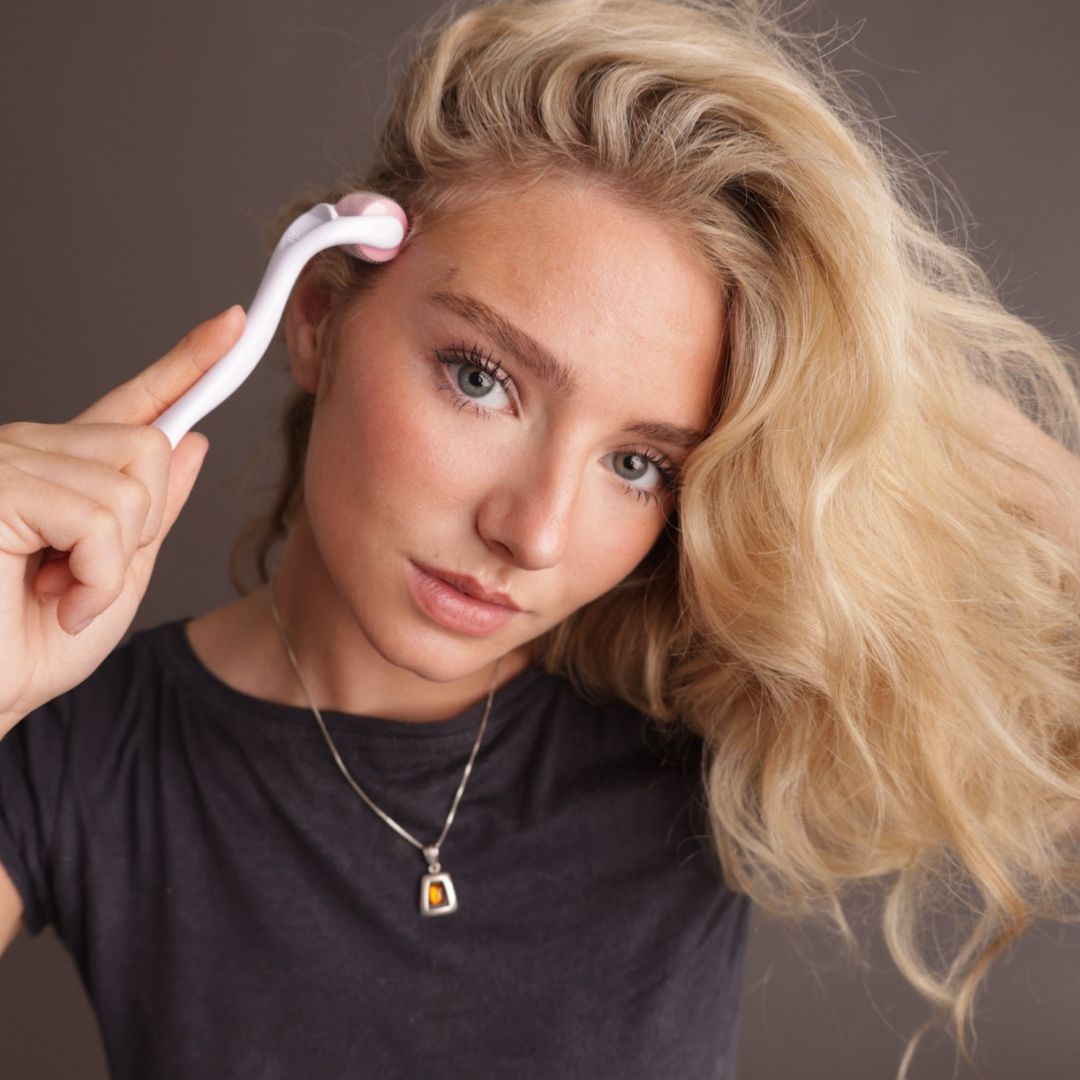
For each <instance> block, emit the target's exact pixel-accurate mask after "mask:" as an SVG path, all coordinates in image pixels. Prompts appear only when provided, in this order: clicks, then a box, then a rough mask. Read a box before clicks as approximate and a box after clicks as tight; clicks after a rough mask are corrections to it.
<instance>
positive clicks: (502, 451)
mask: <svg viewBox="0 0 1080 1080" xmlns="http://www.w3.org/2000/svg"><path fill="white" fill-rule="evenodd" d="M379 275H380V277H379V280H378V283H377V285H376V286H375V288H374V290H373V291H372V292H371V293H368V294H365V295H364V296H363V297H360V298H359V299H358V300H357V301H356V302H354V304H353V306H352V307H351V309H350V311H349V313H348V316H347V320H346V322H345V323H344V324H343V325H342V327H341V328H340V332H339V334H338V338H337V342H336V346H337V347H336V350H335V352H334V353H333V355H332V357H331V359H330V362H329V364H324V363H321V362H320V356H321V353H322V351H323V350H322V346H323V344H324V342H325V340H326V333H327V326H326V320H325V317H324V316H325V310H326V305H325V297H324V296H322V295H321V294H320V293H319V291H318V288H317V286H316V285H315V284H314V283H313V277H312V276H310V275H305V276H304V277H303V278H302V279H301V281H300V282H299V283H298V284H297V287H296V289H295V290H294V293H293V297H292V299H291V301H290V304H289V307H288V309H287V312H286V337H287V341H288V346H289V354H290V363H291V368H292V372H293V375H294V377H295V379H296V381H297V383H298V384H299V385H300V386H302V387H304V388H305V389H307V390H309V391H313V392H315V393H316V401H317V404H316V411H315V419H314V423H313V427H312V434H311V442H310V445H309V451H308V458H307V470H306V474H305V506H304V510H303V513H302V514H301V516H300V517H299V519H298V520H297V521H296V522H295V524H294V526H293V528H292V530H291V531H290V534H289V537H288V539H287V541H286V544H285V548H284V550H283V552H282V557H281V561H280V564H279V566H278V570H277V573H276V576H275V595H276V597H277V601H278V607H279V610H280V611H281V614H282V618H283V621H284V623H285V627H286V630H287V632H288V634H289V638H290V641H291V643H292V645H293V648H294V650H295V651H296V654H297V657H298V659H299V662H300V666H301V669H302V671H303V673H304V679H305V682H306V683H307V685H308V687H309V688H310V690H311V692H312V696H313V698H314V700H315V702H316V703H317V704H318V705H319V707H320V708H327V709H340V710H342V711H346V712H352V713H357V714H363V715H374V716H388V717H394V718H397V719H404V720H413V721H418V722H420V721H425V720H435V719H441V718H445V717H448V716H453V715H456V714H457V713H458V712H460V711H462V710H463V709H465V708H467V707H468V706H470V705H471V704H473V703H474V702H476V701H478V700H480V699H482V698H483V697H484V696H485V695H486V693H487V689H488V687H489V685H490V681H491V677H492V671H493V668H492V665H493V663H494V662H495V660H496V659H498V658H500V657H502V658H503V659H502V662H501V664H500V667H499V672H498V681H499V683H503V682H505V681H507V680H508V679H510V678H512V677H513V676H514V675H515V674H517V673H518V672H519V671H521V670H522V668H523V667H524V666H525V665H526V664H527V663H528V660H529V656H528V649H527V644H528V642H530V641H531V640H533V639H534V638H536V637H537V636H538V635H540V634H541V633H543V632H544V631H546V630H547V629H549V628H550V627H552V626H554V625H555V624H557V623H558V622H560V621H561V620H562V619H563V618H565V617H566V616H567V615H569V614H570V613H571V612H573V611H574V610H576V609H577V608H579V607H580V606H582V605H584V604H585V603H587V602H588V601H590V600H592V599H594V598H595V597H597V596H599V595H601V594H602V593H604V592H606V591H607V590H609V589H610V588H612V587H613V586H614V585H616V584H617V583H618V582H619V581H620V580H621V579H623V578H624V577H625V576H626V575H627V574H629V573H630V572H631V570H633V568H634V567H635V566H636V565H637V564H638V563H639V562H640V561H641V559H642V558H643V557H644V556H645V555H646V554H647V553H648V551H649V550H650V548H651V547H652V545H653V543H654V542H655V541H656V539H657V537H658V536H659V534H660V532H661V530H662V528H663V523H664V517H665V513H666V512H667V511H668V510H669V509H670V507H671V505H672V503H671V499H670V495H668V494H666V491H665V488H664V485H663V483H662V482H661V480H660V474H659V473H658V472H657V470H656V469H655V468H653V467H645V466H643V464H642V463H641V462H640V461H634V460H629V461H628V460H627V458H626V455H627V454H633V453H641V452H645V451H647V452H649V453H650V454H652V455H655V456H660V457H662V458H665V459H667V460H668V461H670V462H671V463H673V464H674V465H676V466H677V465H678V464H679V463H681V462H683V461H685V458H686V456H687V454H688V453H689V451H688V450H687V449H686V448H679V447H677V446H674V445H671V444H669V443H666V442H661V441H659V440H658V439H655V438H653V439H643V438H642V437H641V436H640V435H635V434H628V433H627V430H626V428H627V425H628V424H630V423H632V422H635V421H641V420H649V421H663V422H666V423H669V424H676V425H679V426H682V427H687V428H692V429H696V430H699V431H702V430H705V429H706V428H707V425H708V421H709V409H710V402H711V399H712V394H713V390H714V386H715V382H716V379H717V378H718V377H719V371H718V357H719V356H720V352H721V347H722V334H723V306H722V294H721V292H720V289H719V286H718V283H717V281H716V280H715V278H714V276H713V275H712V274H710V272H709V271H708V269H707V268H706V267H705V265H704V264H703V263H701V262H699V261H698V260H697V259H696V257H694V256H693V255H692V254H690V253H688V252H687V251H686V250H685V249H684V248H683V247H682V246H681V245H679V244H678V243H677V242H676V241H675V240H674V239H673V237H672V236H671V235H669V233H668V231H667V229H666V227H665V225H664V222H663V221H662V219H660V218H658V217H656V216H653V215H648V214H645V213H642V212H641V211H639V210H637V209H635V208H630V207H627V206H626V205H624V204H623V203H622V202H621V201H619V200H617V199H616V198H615V197H613V196H612V195H611V194H610V193H609V192H606V191H605V190H603V189H602V188H600V187H599V186H597V185H591V184H586V183H583V182H581V181H573V182H571V181H565V180H554V179H552V180H548V179H545V180H543V181H541V182H539V183H537V184H536V185H534V186H533V187H531V188H530V189H529V190H528V191H527V192H526V193H525V194H523V195H522V194H514V195H513V196H510V195H504V196H496V197H491V196H487V197H485V198H484V200H483V202H482V203H480V204H477V205H474V206H473V207H471V208H470V209H468V210H466V211H464V212H459V213H457V214H455V215H453V216H451V217H448V218H447V219H445V220H443V221H442V222H440V223H438V224H436V225H433V226H431V227H430V228H429V229H428V230H425V231H421V232H420V233H418V234H417V236H416V237H415V238H414V239H413V240H411V241H410V243H409V244H408V245H406V247H405V248H404V249H403V250H402V252H401V253H400V254H399V255H398V256H397V257H396V258H395V259H393V260H392V261H390V262H388V263H386V264H385V266H384V267H382V268H380V270H379ZM437 290H448V291H453V292H455V293H469V294H472V295H474V296H477V297H479V298H481V299H482V300H483V301H484V302H485V303H487V304H488V305H490V306H491V307H492V308H494V309H495V310H496V311H498V312H499V313H500V314H502V315H504V316H506V318H507V319H509V321H510V322H512V323H513V324H514V325H515V326H517V327H520V328H521V329H523V330H525V331H526V332H527V333H529V334H531V335H532V336H533V337H535V338H536V339H538V340H539V341H540V342H542V343H543V344H544V345H546V346H547V348H548V349H549V350H550V351H551V352H552V353H553V354H554V355H555V356H556V357H557V358H558V359H559V360H560V362H561V363H562V365H564V366H565V368H566V369H568V372H569V373H570V375H571V376H572V377H573V379H574V381H575V382H576V383H577V384H578V387H577V391H576V393H574V394H573V395H567V394H566V393H565V392H564V391H560V390H559V389H558V388H556V387H555V386H553V385H550V384H549V383H548V382H546V381H544V380H542V379H540V378H539V377H538V376H537V375H536V374H535V373H533V372H531V371H530V370H529V369H528V368H527V367H526V366H524V365H523V364H522V363H520V362H518V360H517V359H516V358H515V357H514V356H512V355H510V354H507V353H506V352H505V351H504V350H503V349H501V348H500V347H499V345H498V344H497V342H496V341H495V340H493V339H492V338H490V337H488V336H487V335H486V334H484V333H483V332H481V331H480V330H479V329H477V328H476V327H475V326H474V325H473V324H472V323H471V322H470V321H469V320H467V319H466V318H464V317H463V316H462V315H460V314H457V313H453V312H450V311H447V310H445V309H444V308H442V307H441V306H439V305H435V304H432V303H430V302H428V301H427V299H426V297H427V296H429V295H430V294H431V293H433V292H435V291H437ZM455 346H457V347H458V353H457V355H456V364H455V365H449V366H448V365H446V364H444V363H440V362H438V361H437V360H436V357H435V354H436V350H438V351H439V352H441V353H442V354H443V355H444V356H446V357H448V358H451V359H455V353H454V350H455ZM474 346H479V348H480V349H481V350H482V352H483V354H484V355H485V356H490V357H491V358H493V359H494V360H496V361H499V362H500V363H501V365H502V370H501V371H500V372H498V377H499V378H505V376H506V375H509V376H510V377H511V379H512V385H511V386H510V387H508V388H505V389H504V388H500V386H499V384H498V383H497V382H496V383H495V386H494V388H493V389H492V390H490V391H488V392H487V393H486V394H485V393H483V383H484V378H483V376H482V375H480V376H478V375H477V371H476V368H475V367H472V366H469V365H468V364H467V363H466V364H465V366H464V367H463V366H461V365H462V362H463V361H464V360H466V358H467V357H468V353H469V351H470V350H471V349H472V348H473V347H474ZM461 347H464V350H465V355H464V356H462V355H461V353H460V349H461ZM478 379H479V381H480V382H481V393H482V395H483V396H480V397H470V396H468V395H467V394H465V393H463V392H462V390H461V387H462V384H464V385H465V386H466V387H469V386H472V385H473V384H474V383H475V382H476V381H477V380H478ZM470 380H471V381H470ZM643 468H644V469H645V471H644V473H642V471H641V470H642V469H643ZM639 489H640V490H639ZM645 492H652V493H654V494H655V495H656V496H657V498H656V499H655V500H653V499H648V498H646V496H645V494H644V493H645ZM412 560H415V561H419V562H422V563H424V564H426V565H427V566H431V567H435V568H438V569H440V570H443V571H448V572H452V573H458V574H468V575H471V576H473V577H474V578H477V579H479V580H480V581H481V582H482V584H483V585H485V586H486V587H487V588H489V589H497V590H500V591H504V592H506V593H508V594H509V595H510V596H511V598H512V599H513V601H514V602H515V603H516V604H517V605H518V606H519V607H520V608H521V609H522V611H521V612H520V613H518V614H517V615H516V616H515V617H514V618H513V619H512V620H511V621H510V623H509V624H508V625H506V626H505V627H503V628H502V629H500V630H498V631H496V632H494V633H491V634H488V635H485V636H481V637H476V636H469V635H466V634H462V633H460V632H458V631H455V630H450V629H447V628H445V627H443V626H440V625H438V624H437V623H436V622H435V621H433V620H432V619H431V618H430V617H429V616H428V615H427V613H425V612H424V611H423V610H422V609H421V608H420V606H419V605H418V604H417V602H416V600H415V599H414V598H413V595H412V593H411V592H410V589H409V586H408V580H409V574H410V573H411V565H410V564H411V561H412ZM188 631H189V639H190V640H191V642H192V645H193V647H194V648H195V649H196V652H197V653H199V655H200V657H201V658H202V659H203V662H204V663H205V664H206V665H207V666H208V667H210V668H211V670H212V671H214V672H215V673H216V674H217V675H218V676H219V677H220V678H222V679H223V680H224V681H226V682H228V683H230V684H231V685H233V686H235V687H236V688H238V689H241V690H243V691H245V692H248V693H252V694H255V695H256V696H259V697H262V698H264V699H269V700H276V701H279V702H282V703H286V704H294V705H301V706H305V707H306V705H307V699H306V697H305V696H304V694H303V690H302V688H301V687H300V686H299V684H298V683H297V680H296V677H295V673H294V672H293V670H292V667H291V665H290V664H289V662H288V660H287V657H286V655H285V653H284V650H283V647H282V645H281V641H280V637H279V635H278V632H277V629H276V626H275V625H274V623H273V618H272V615H271V612H270V607H269V595H268V591H267V589H266V588H265V587H264V588H262V589H259V590H256V591H255V592H254V593H252V594H251V595H250V596H248V597H246V598H244V599H242V600H240V601H238V602H237V603H235V604H233V605H230V606H228V607H226V608H223V609H218V610H217V611H214V612H210V613H208V614H207V615H204V616H202V617H200V618H199V619H196V620H193V621H192V623H190V624H189V626H188Z"/></svg>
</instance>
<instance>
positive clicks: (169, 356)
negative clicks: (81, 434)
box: [72, 304, 247, 424]
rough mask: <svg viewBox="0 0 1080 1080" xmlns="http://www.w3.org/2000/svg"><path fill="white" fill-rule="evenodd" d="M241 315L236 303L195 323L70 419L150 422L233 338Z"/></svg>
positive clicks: (240, 330) (239, 331)
mask: <svg viewBox="0 0 1080 1080" xmlns="http://www.w3.org/2000/svg"><path fill="white" fill-rule="evenodd" d="M246 320H247V316H246V314H245V313H244V309H243V308H242V307H240V305H239V304H237V305H234V306H233V307H231V308H229V309H228V310H226V311H223V312H221V313H220V314H219V315H216V316H215V317H214V318H212V319H208V320H206V322H202V323H199V325H198V326H195V327H194V328H193V329H191V330H189V331H188V332H187V333H186V334H185V335H184V336H183V337H182V338H181V339H180V341H179V342H177V344H176V345H174V346H173V348H171V349H170V350H169V351H168V352H167V353H166V354H165V355H164V356H163V357H161V359H160V360H155V361H154V363H152V364H151V365H150V366H149V367H148V368H145V369H144V370H142V371H140V372H139V373H138V374H137V375H135V376H134V377H133V378H131V379H128V380H127V382H124V383H121V384H120V385H119V386H117V387H115V388H114V389H112V390H110V391H109V392H108V393H107V394H105V395H104V397H102V398H100V399H99V400H98V401H95V402H94V404H93V405H91V406H90V407H89V408H88V409H85V410H84V411H83V412H81V413H79V415H78V416H76V417H75V418H74V419H73V420H72V423H80V424H87V423H112V424H151V423H153V422H154V421H155V420H156V419H157V418H158V417H159V416H160V415H161V414H162V413H163V412H165V410H166V409H167V408H169V406H170V405H172V404H173V403H174V402H175V401H177V400H178V399H179V398H180V397H182V396H183V395H184V394H185V393H186V392H187V391H188V390H190V389H191V387H192V386H194V385H195V383H197V382H198V381H199V379H201V378H202V376H203V375H205V374H206V372H207V371H209V370H210V368H212V367H213V366H214V364H215V363H217V361H218V360H220V359H221V358H222V357H223V356H224V355H225V354H226V353H227V352H228V351H229V350H230V349H231V348H232V347H233V345H235V344H236V342H237V341H239V339H240V335H241V334H242V333H243V330H244V325H245V323H246Z"/></svg>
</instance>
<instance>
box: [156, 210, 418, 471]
mask: <svg viewBox="0 0 1080 1080" xmlns="http://www.w3.org/2000/svg"><path fill="white" fill-rule="evenodd" d="M408 227H409V222H408V219H407V218H406V217H405V212H404V210H402V209H401V207H400V206H398V204H397V203H396V202H394V201H393V199H387V198H385V197H384V196H382V195H376V194H374V193H373V192H370V191H354V192H351V193H350V194H348V195H346V196H345V197H344V198H342V199H339V200H338V201H337V202H336V203H335V204H334V205H333V206H331V205H330V203H319V204H318V206H313V207H312V208H311V209H310V210H308V211H307V212H306V213H304V214H301V215H300V217H298V218H297V219H296V220H295V221H294V222H293V223H292V224H291V225H290V226H289V227H288V228H287V229H286V230H285V233H284V235H283V236H282V237H281V239H280V240H279V241H278V245H277V247H276V248H274V253H273V255H271V256H270V261H269V262H268V263H267V265H266V273H265V274H263V279H262V281H261V282H260V284H259V288H258V291H257V292H256V293H255V298H254V299H253V300H252V301H251V305H250V307H249V308H248V311H247V325H246V326H245V327H244V332H243V334H241V335H240V340H239V341H238V342H237V343H236V344H235V345H234V346H233V347H232V348H231V349H230V350H229V351H228V352H227V353H226V354H225V355H224V356H223V357H222V358H221V359H220V360H219V361H218V362H217V363H216V364H215V365H214V366H213V367H212V368H211V369H210V370H209V371H208V372H207V373H206V374H205V375H204V376H203V377H202V378H201V379H200V380H199V381H198V382H197V383H196V384H195V385H194V386H193V387H192V388H191V389H190V390H188V391H187V393H185V394H184V396H183V397H181V398H179V399H178V400H177V401H175V402H174V403H173V404H172V405H170V406H169V408H168V409H166V410H165V411H164V412H163V413H162V414H161V415H160V416H159V417H158V418H157V419H156V420H155V421H154V423H153V425H152V426H153V427H156V428H161V430H162V431H164V432H165V434H166V435H168V437H169V442H171V443H172V445H173V449H174V450H175V449H176V444H177V443H178V442H179V441H180V440H181V439H182V438H183V437H184V436H185V435H186V434H187V433H188V432H189V431H190V430H191V429H192V427H194V425H195V424H197V423H198V422H199V421H200V420H201V419H202V418H203V417H204V416H206V414H207V413H208V412H210V411H211V410H212V409H216V408H217V407H218V406H219V405H220V404H221V403H222V402H223V401H224V400H225V399H226V398H227V397H228V396H229V395H230V394H231V393H232V392H233V391H234V390H235V389H236V388H237V387H238V386H239V385H240V384H241V383H242V382H243V381H244V380H245V379H246V378H247V377H248V376H249V375H250V374H251V373H252V371H254V370H255V365H256V364H257V363H258V362H259V361H260V360H261V359H262V357H263V353H265V352H266V349H267V346H268V345H269V344H270V341H271V339H272V338H273V336H274V331H275V330H276V329H277V326H278V323H279V322H280V321H281V314H282V312H283V311H284V310H285V304H286V303H287V301H288V299H289V294H290V293H291V292H292V287H293V285H294V284H295V283H296V279H297V278H298V277H299V276H300V271H301V270H303V268H304V265H305V263H307V261H308V260H309V259H310V258H311V257H312V256H313V255H315V254H317V253H318V252H320V251H322V250H324V249H325V248H328V247H336V246H341V247H344V248H345V249H346V251H349V252H350V253H351V254H353V255H356V256H357V257H358V258H360V259H364V260H366V261H367V262H388V261H389V260H390V259H392V258H393V257H394V256H395V255H396V254H397V253H398V252H399V251H400V250H401V246H402V244H403V243H404V241H405V234H406V231H407V229H408Z"/></svg>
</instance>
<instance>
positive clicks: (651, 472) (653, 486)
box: [608, 450, 678, 502]
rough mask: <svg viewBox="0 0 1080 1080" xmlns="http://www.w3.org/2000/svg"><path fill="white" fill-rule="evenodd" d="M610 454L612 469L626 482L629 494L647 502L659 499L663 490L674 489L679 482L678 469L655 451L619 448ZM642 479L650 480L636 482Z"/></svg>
mask: <svg viewBox="0 0 1080 1080" xmlns="http://www.w3.org/2000/svg"><path fill="white" fill-rule="evenodd" d="M608 456H609V458H610V459H611V469H612V471H613V472H614V473H615V475H616V476H617V477H618V478H619V479H620V480H622V481H624V482H625V484H626V492H627V494H634V495H636V496H637V497H638V498H639V499H644V500H645V501H646V502H648V501H649V500H655V499H657V498H658V497H659V494H660V492H661V490H663V491H665V492H671V491H674V490H675V488H676V486H677V484H678V470H677V469H676V468H675V466H674V465H672V464H671V463H670V462H669V461H668V460H667V459H666V458H663V457H661V456H659V455H658V454H656V453H655V452H654V451H651V450H617V451H616V452H615V453H614V454H610V455H608ZM640 480H646V481H648V482H647V483H644V484H639V483H636V481H640Z"/></svg>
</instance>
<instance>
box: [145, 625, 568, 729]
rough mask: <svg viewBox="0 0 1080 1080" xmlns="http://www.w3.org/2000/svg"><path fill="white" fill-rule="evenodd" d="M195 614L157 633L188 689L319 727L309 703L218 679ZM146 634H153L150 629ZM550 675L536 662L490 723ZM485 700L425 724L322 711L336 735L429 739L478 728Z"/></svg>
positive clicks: (508, 687) (238, 712)
mask: <svg viewBox="0 0 1080 1080" xmlns="http://www.w3.org/2000/svg"><path fill="white" fill-rule="evenodd" d="M192 618H194V616H191V615H186V616H183V617H181V618H179V619H173V620H171V621H169V622H167V623H164V624H162V625H161V626H160V627H158V628H157V629H158V631H159V633H158V634H157V635H156V636H157V638H158V640H159V642H160V643H161V645H162V646H163V647H164V648H165V649H166V650H167V651H168V652H169V653H170V654H171V656H172V658H173V659H174V660H175V661H178V662H179V663H180V665H181V666H182V669H183V672H184V685H185V688H186V689H187V690H188V691H190V692H191V693H193V694H195V695H196V696H198V697H199V698H201V699H202V700H203V701H204V702H206V703H207V704H209V705H211V706H214V707H215V711H216V712H218V713H219V714H221V713H224V714H226V715H228V717H229V718H230V719H235V718H248V719H256V720H258V721H259V722H262V723H265V722H266V721H272V722H276V723H283V724H294V725H296V724H302V725H304V726H305V727H307V728H314V729H315V730H316V732H317V731H318V725H317V724H316V722H315V717H314V714H313V713H312V711H311V709H310V708H308V707H307V706H302V705H285V704H282V703H280V702H276V701H267V700H266V699H264V698H259V697H255V696H254V695H252V694H248V693H245V692H244V691H242V690H238V689H236V688H235V687H233V686H230V685H229V684H228V683H226V682H224V681H223V680H222V679H220V678H218V676H217V675H215V674H214V673H213V672H212V671H211V670H210V669H209V668H208V667H206V665H205V664H204V663H203V662H202V660H201V659H200V658H199V655H198V653H196V652H195V650H194V649H193V648H192V645H191V642H190V641H189V640H188V637H187V633H186V632H185V629H184V627H185V625H186V624H187V623H188V622H190V621H191V619H192ZM143 633H151V631H144V632H143ZM545 678H555V676H552V675H548V674H547V673H546V672H545V671H544V669H543V666H542V665H541V664H540V663H538V662H534V663H532V664H530V665H529V666H528V667H526V668H524V669H523V670H522V671H520V672H518V674H517V675H515V676H514V677H513V678H512V679H511V680H510V681H509V682H507V683H505V684H504V685H503V686H501V687H500V688H499V689H498V690H497V691H496V692H495V700H494V701H493V702H492V706H491V716H490V717H489V719H488V727H489V728H492V727H494V726H497V724H498V723H499V722H500V720H501V718H503V717H505V716H507V715H508V714H510V713H512V712H514V711H515V710H516V709H517V708H518V707H519V705H520V702H521V699H522V698H523V697H524V695H526V694H529V693H533V692H535V690H536V688H537V685H538V684H539V682H540V681H541V680H543V679H545ZM485 704H486V698H485V699H483V700H481V701H478V702H476V703H474V704H473V705H471V706H469V708H467V709H466V710H465V711H464V712H461V713H458V714H457V715H456V716H451V717H447V718H446V719H444V720H431V721H425V722H422V723H418V722H415V721H410V720H397V719H394V718H392V717H384V716H364V715H360V714H356V713H346V712H339V711H337V710H335V709H323V708H320V710H319V712H320V713H321V715H322V718H323V721H324V722H325V723H326V726H327V728H328V729H330V730H331V731H333V732H334V733H335V734H336V733H338V732H341V733H344V734H347V733H355V734H365V735H390V736H395V737H409V738H417V739H430V738H437V737H440V736H445V735H456V734H458V733H460V732H462V731H474V730H475V728H476V725H477V723H479V721H480V719H481V717H482V716H483V712H484V706H485Z"/></svg>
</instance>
